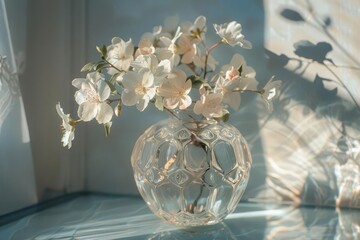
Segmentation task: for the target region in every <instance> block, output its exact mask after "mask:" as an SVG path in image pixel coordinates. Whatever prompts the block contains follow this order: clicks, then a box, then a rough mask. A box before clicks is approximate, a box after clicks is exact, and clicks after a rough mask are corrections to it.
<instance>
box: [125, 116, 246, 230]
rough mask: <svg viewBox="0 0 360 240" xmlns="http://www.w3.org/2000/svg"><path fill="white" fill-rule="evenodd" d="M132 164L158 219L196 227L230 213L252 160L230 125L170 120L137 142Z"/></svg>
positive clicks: (235, 203) (147, 131)
mask: <svg viewBox="0 0 360 240" xmlns="http://www.w3.org/2000/svg"><path fill="white" fill-rule="evenodd" d="M131 163H132V167H133V170H134V177H135V181H136V184H137V187H138V189H139V192H140V194H141V195H142V197H143V198H144V200H145V201H146V203H147V205H148V206H149V208H150V209H151V210H152V211H153V212H154V213H155V214H156V215H157V216H159V217H161V218H163V219H165V220H166V221H168V222H170V223H173V224H176V225H179V226H199V225H211V224H216V223H218V222H219V221H220V220H221V219H223V218H224V217H225V216H226V215H228V214H229V213H231V212H233V211H234V209H235V207H236V205H237V203H238V202H239V200H240V198H241V196H242V194H243V193H244V191H245V188H246V185H247V182H248V179H249V172H250V168H251V163H252V159H251V154H250V151H249V148H248V145H247V143H246V140H245V139H244V138H243V136H242V135H241V134H240V132H239V131H238V130H237V129H236V128H235V127H233V126H232V125H229V124H225V123H218V122H216V121H214V120H203V121H194V120H192V119H186V120H179V119H176V118H170V119H168V120H164V121H161V122H158V123H156V124H154V125H152V126H151V127H149V128H148V129H147V130H146V131H145V132H144V133H143V134H142V135H141V136H140V137H139V139H138V140H137V142H136V144H135V146H134V149H133V153H132V156H131Z"/></svg>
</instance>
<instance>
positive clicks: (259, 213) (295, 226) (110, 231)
mask: <svg viewBox="0 0 360 240" xmlns="http://www.w3.org/2000/svg"><path fill="white" fill-rule="evenodd" d="M359 237H360V210H358V209H352V210H348V209H334V208H313V207H300V208H294V207H292V206H288V205H273V204H258V203H256V204H255V203H240V204H239V205H238V207H237V208H236V211H235V212H234V213H233V214H231V215H229V216H228V217H227V218H226V219H225V221H224V222H223V223H221V224H217V225H213V226H206V227H197V228H189V229H185V228H179V227H176V226H173V225H169V224H167V223H165V222H163V221H161V220H160V219H159V218H157V217H156V216H155V215H153V214H152V213H151V212H150V210H148V208H147V206H146V204H145V203H144V201H143V200H142V199H141V198H138V197H118V196H108V195H99V194H91V195H80V196H78V197H76V198H74V199H72V200H70V201H68V202H65V203H62V204H59V205H57V206H54V207H51V208H48V209H45V210H43V211H40V212H36V213H34V214H32V215H29V216H26V217H24V218H22V219H20V220H17V221H14V222H10V223H8V224H6V225H3V226H1V227H0V239H119V238H127V239H304V238H307V239H357V238H359Z"/></svg>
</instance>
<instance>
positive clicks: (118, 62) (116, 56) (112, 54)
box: [106, 37, 134, 74]
mask: <svg viewBox="0 0 360 240" xmlns="http://www.w3.org/2000/svg"><path fill="white" fill-rule="evenodd" d="M111 43H112V44H111V45H110V46H108V48H107V57H106V60H107V61H109V62H110V63H111V64H112V65H114V66H115V67H116V68H118V69H119V70H121V71H127V70H128V69H129V67H130V63H131V61H132V60H133V59H134V57H133V53H134V45H133V43H132V42H131V39H129V40H128V41H127V42H125V41H124V40H122V39H121V38H119V37H114V38H113V39H112V40H111ZM115 73H118V71H117V70H116V69H113V68H109V74H115Z"/></svg>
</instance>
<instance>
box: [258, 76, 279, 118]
mask: <svg viewBox="0 0 360 240" xmlns="http://www.w3.org/2000/svg"><path fill="white" fill-rule="evenodd" d="M273 79H274V77H272V78H271V79H270V80H269V81H268V82H267V83H266V85H265V87H264V88H263V89H262V90H261V91H260V94H261V97H262V99H263V100H264V103H265V106H266V108H267V109H268V111H269V112H272V111H273V109H274V107H273V103H272V100H273V99H274V98H276V97H278V96H279V93H280V92H279V87H280V85H281V80H275V81H273Z"/></svg>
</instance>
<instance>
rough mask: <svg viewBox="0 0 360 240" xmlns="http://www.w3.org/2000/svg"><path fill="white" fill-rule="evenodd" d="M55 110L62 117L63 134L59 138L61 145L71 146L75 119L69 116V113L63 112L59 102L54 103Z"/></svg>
mask: <svg viewBox="0 0 360 240" xmlns="http://www.w3.org/2000/svg"><path fill="white" fill-rule="evenodd" d="M56 111H57V113H58V114H59V116H60V117H61V119H62V124H61V128H62V130H63V136H62V138H61V142H62V143H63V146H64V147H66V146H68V148H69V149H70V148H71V142H72V140H74V138H75V136H74V132H75V124H76V123H75V121H74V120H73V119H72V118H71V117H70V114H65V113H64V111H63V109H62V108H61V106H60V103H58V104H56Z"/></svg>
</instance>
